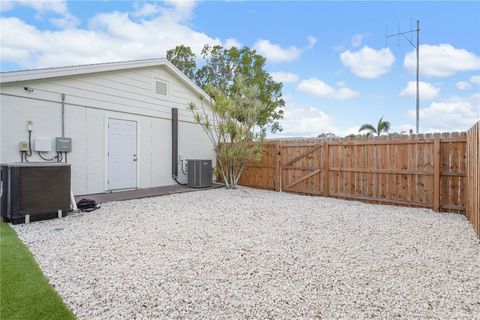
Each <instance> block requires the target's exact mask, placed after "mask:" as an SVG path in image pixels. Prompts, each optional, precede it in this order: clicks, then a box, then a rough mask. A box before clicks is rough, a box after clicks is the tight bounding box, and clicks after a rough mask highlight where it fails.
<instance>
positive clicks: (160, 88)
mask: <svg viewBox="0 0 480 320" xmlns="http://www.w3.org/2000/svg"><path fill="white" fill-rule="evenodd" d="M155 93H156V94H161V95H162V96H166V95H167V94H168V85H167V84H166V83H165V82H163V81H160V80H157V79H155Z"/></svg>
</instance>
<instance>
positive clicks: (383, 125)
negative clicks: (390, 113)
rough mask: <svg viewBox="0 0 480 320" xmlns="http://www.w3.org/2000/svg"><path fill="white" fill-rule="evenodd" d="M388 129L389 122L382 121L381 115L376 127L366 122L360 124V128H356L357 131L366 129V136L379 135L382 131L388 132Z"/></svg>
mask: <svg viewBox="0 0 480 320" xmlns="http://www.w3.org/2000/svg"><path fill="white" fill-rule="evenodd" d="M389 130H390V122H388V121H384V120H383V117H381V118H380V120H378V123H377V126H376V127H374V126H373V125H371V124H368V123H366V124H362V126H361V127H360V129H358V132H362V131H366V132H367V133H366V135H367V136H370V135H372V134H376V135H377V136H380V135H381V134H382V133H384V132H385V133H388V131H389Z"/></svg>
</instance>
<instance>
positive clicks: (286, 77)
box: [270, 71, 298, 83]
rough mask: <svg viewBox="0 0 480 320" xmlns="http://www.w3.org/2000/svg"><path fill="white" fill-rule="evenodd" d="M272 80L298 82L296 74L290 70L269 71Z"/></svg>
mask: <svg viewBox="0 0 480 320" xmlns="http://www.w3.org/2000/svg"><path fill="white" fill-rule="evenodd" d="M270 75H271V76H272V78H273V80H274V81H276V82H283V83H295V82H298V75H296V74H295V73H291V72H283V71H279V72H270Z"/></svg>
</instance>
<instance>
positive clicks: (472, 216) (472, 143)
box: [466, 122, 480, 237]
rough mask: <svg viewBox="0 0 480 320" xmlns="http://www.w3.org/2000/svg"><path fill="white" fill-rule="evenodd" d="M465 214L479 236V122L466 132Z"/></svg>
mask: <svg viewBox="0 0 480 320" xmlns="http://www.w3.org/2000/svg"><path fill="white" fill-rule="evenodd" d="M466 179H467V194H466V199H467V202H466V215H467V218H468V220H469V221H470V222H471V223H472V225H473V228H474V229H475V232H476V233H477V235H478V237H480V122H477V123H476V124H475V125H474V126H473V127H472V128H470V130H468V132H467V177H466Z"/></svg>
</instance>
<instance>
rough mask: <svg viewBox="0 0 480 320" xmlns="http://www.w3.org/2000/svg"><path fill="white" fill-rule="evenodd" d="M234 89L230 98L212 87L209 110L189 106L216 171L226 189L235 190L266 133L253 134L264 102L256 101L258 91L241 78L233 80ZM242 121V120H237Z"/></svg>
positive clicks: (258, 151)
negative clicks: (209, 145) (208, 144)
mask: <svg viewBox="0 0 480 320" xmlns="http://www.w3.org/2000/svg"><path fill="white" fill-rule="evenodd" d="M234 85H235V86H236V88H237V90H236V91H235V93H233V94H231V95H227V94H225V92H223V91H222V89H218V88H211V91H212V92H213V93H214V94H215V103H214V104H212V109H211V111H210V109H206V108H205V107H204V105H203V103H202V104H201V107H198V106H197V105H195V104H194V103H190V104H189V108H190V110H191V112H192V113H193V116H194V119H195V121H196V122H197V123H198V124H200V125H201V126H202V128H203V129H204V131H205V133H206V134H207V136H208V138H209V139H210V141H211V143H212V145H213V147H214V149H215V153H216V160H217V167H216V168H217V172H218V173H219V174H221V176H222V178H223V181H224V183H225V187H226V188H227V189H236V188H237V183H238V179H239V178H240V175H241V174H242V172H243V170H244V168H245V164H246V163H247V161H252V160H256V161H258V160H260V158H261V156H262V151H263V140H264V138H265V130H260V131H257V132H255V126H256V124H257V123H258V118H259V117H260V113H261V111H262V110H263V109H264V108H265V105H264V103H263V102H262V101H261V100H260V99H259V98H258V97H259V95H260V90H259V88H258V87H257V86H256V85H250V84H249V83H248V82H247V81H246V79H244V78H243V76H237V77H235V80H234ZM238 118H242V119H243V120H242V121H238V120H237V119H238Z"/></svg>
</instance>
